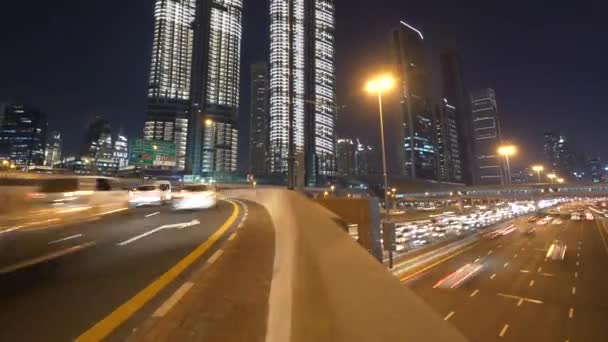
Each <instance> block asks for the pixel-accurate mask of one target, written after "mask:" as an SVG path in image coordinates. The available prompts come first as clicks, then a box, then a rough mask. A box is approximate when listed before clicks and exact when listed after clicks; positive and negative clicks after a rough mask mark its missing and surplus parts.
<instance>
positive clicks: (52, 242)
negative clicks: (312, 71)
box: [49, 234, 82, 245]
mask: <svg viewBox="0 0 608 342" xmlns="http://www.w3.org/2000/svg"><path fill="white" fill-rule="evenodd" d="M81 236H82V234H76V235H72V236H68V237H65V238H63V239H58V240H55V241H51V242H49V245H53V244H56V243H60V242H63V241H68V240H72V239H77V238H79V237H81Z"/></svg>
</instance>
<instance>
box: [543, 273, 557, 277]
mask: <svg viewBox="0 0 608 342" xmlns="http://www.w3.org/2000/svg"><path fill="white" fill-rule="evenodd" d="M540 275H541V276H543V277H555V274H553V273H541V274H540Z"/></svg>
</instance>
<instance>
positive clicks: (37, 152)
mask: <svg viewBox="0 0 608 342" xmlns="http://www.w3.org/2000/svg"><path fill="white" fill-rule="evenodd" d="M4 110H5V112H4V119H3V121H2V124H1V125H0V160H9V161H11V162H13V163H14V164H15V165H17V166H29V165H43V164H44V159H45V158H44V150H45V147H46V134H47V120H46V115H45V114H44V113H42V112H40V111H39V110H37V109H35V108H30V107H27V106H24V105H22V104H16V103H10V104H7V105H6V107H5V109H4Z"/></svg>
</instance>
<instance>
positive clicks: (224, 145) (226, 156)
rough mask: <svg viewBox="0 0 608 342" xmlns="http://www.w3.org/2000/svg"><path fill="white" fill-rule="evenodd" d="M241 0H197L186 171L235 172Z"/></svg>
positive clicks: (241, 17)
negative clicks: (191, 105)
mask: <svg viewBox="0 0 608 342" xmlns="http://www.w3.org/2000/svg"><path fill="white" fill-rule="evenodd" d="M242 19H243V2H242V0H199V1H198V6H197V13H196V21H195V25H194V27H195V44H194V64H193V77H192V102H193V107H192V113H191V114H192V116H191V128H190V137H189V147H188V148H189V149H188V155H189V157H188V162H189V166H188V169H189V170H191V171H192V172H193V173H195V174H201V173H202V174H203V175H209V176H214V177H217V176H221V175H223V174H227V173H231V172H234V171H236V166H237V165H236V163H237V142H238V127H237V115H238V106H239V83H240V62H241V37H242V30H243V27H242Z"/></svg>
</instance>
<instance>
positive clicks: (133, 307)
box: [76, 201, 239, 342]
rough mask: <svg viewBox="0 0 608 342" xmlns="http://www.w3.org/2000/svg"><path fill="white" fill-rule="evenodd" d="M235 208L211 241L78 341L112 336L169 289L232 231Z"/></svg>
mask: <svg viewBox="0 0 608 342" xmlns="http://www.w3.org/2000/svg"><path fill="white" fill-rule="evenodd" d="M228 202H229V203H230V204H232V206H233V207H234V209H233V212H232V215H231V216H230V217H229V218H228V220H227V221H226V222H224V224H223V225H222V226H221V227H220V228H219V229H218V230H216V231H215V233H213V234H212V235H211V236H210V237H209V239H207V240H206V241H205V242H203V243H202V244H200V245H199V246H198V247H197V248H196V249H195V250H194V251H192V252H191V253H190V254H188V255H187V256H186V257H184V258H183V259H182V260H180V261H179V262H178V263H177V264H175V266H173V267H172V268H171V269H169V270H168V271H167V272H165V273H164V274H163V275H161V276H160V277H159V278H158V279H156V280H155V281H154V282H152V283H151V284H150V285H148V286H146V287H145V288H144V289H143V290H141V291H140V292H139V293H138V294H136V295H135V296H134V297H132V298H131V299H129V300H128V301H127V302H125V303H123V304H122V305H121V306H119V307H118V308H117V309H116V310H114V311H113V312H112V313H110V314H109V315H108V316H106V317H105V318H104V319H102V320H101V321H99V322H97V323H96V324H95V325H94V326H92V327H91V328H90V329H89V330H87V331H85V332H84V333H82V335H80V336H78V338H77V339H76V341H81V342H82V341H101V340H103V339H104V338H106V337H107V336H108V335H110V334H111V333H112V332H113V331H114V330H115V329H116V328H118V327H119V326H120V325H121V324H123V323H124V322H125V321H126V320H128V319H129V318H131V316H133V315H134V314H135V313H136V312H137V311H139V310H140V309H141V308H142V307H143V306H144V305H146V303H148V302H149V301H150V300H151V299H153V298H154V297H155V296H156V295H157V294H158V293H159V292H160V291H162V290H163V289H164V288H165V287H167V286H168V285H169V284H170V283H171V282H172V281H173V280H175V278H177V277H178V276H179V275H180V274H182V273H183V272H184V271H185V270H186V269H187V268H188V267H189V266H191V265H192V264H193V263H194V262H195V261H196V260H197V259H198V258H200V257H201V256H202V255H203V254H204V253H205V252H206V251H207V250H208V249H209V248H211V247H212V246H213V245H214V244H215V243H216V242H217V241H218V240H220V238H221V237H222V236H223V235H224V234H225V233H226V231H228V229H230V227H231V226H232V224H233V223H234V222H235V221H236V219H237V217H238V216H239V207H238V206H237V205H236V203H234V202H232V201H228Z"/></svg>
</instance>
